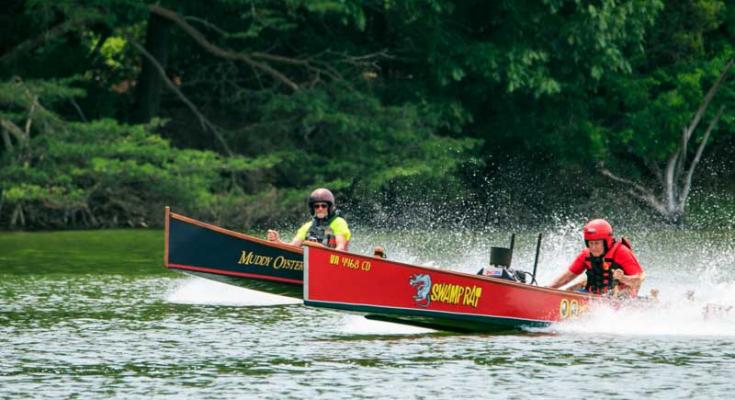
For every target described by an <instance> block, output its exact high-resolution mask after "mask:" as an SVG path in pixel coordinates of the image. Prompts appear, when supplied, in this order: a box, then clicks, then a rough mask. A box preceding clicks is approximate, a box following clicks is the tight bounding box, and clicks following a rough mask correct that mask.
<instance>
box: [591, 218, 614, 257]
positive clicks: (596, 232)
mask: <svg viewBox="0 0 735 400" xmlns="http://www.w3.org/2000/svg"><path fill="white" fill-rule="evenodd" d="M590 240H604V241H605V242H604V243H605V248H606V249H608V250H609V249H610V248H612V245H613V228H612V226H611V225H610V224H609V223H608V222H607V221H605V220H604V219H593V220H592V221H590V222H588V223H587V225H585V226H584V242H585V244H586V243H588V242H589V241H590Z"/></svg>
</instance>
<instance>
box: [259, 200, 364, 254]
mask: <svg viewBox="0 0 735 400" xmlns="http://www.w3.org/2000/svg"><path fill="white" fill-rule="evenodd" d="M309 212H310V213H311V215H312V216H313V218H312V219H311V221H309V222H307V223H305V224H304V225H302V226H301V228H299V230H298V231H297V232H296V236H294V238H293V239H292V240H291V242H290V243H287V244H290V245H292V246H301V243H303V242H304V241H305V240H309V241H313V242H317V243H321V244H322V245H324V246H326V247H331V248H333V249H336V250H345V251H346V250H347V247H348V246H349V244H350V237H352V234H351V233H350V228H349V227H348V226H347V221H345V219H344V218H342V217H340V216H339V215H338V212H337V207H336V205H335V202H334V195H333V194H332V192H330V191H329V189H325V188H319V189H316V190H315V191H313V192H311V195H309ZM267 238H268V240H270V241H272V242H280V243H286V242H284V241H282V240H281V237H280V234H279V233H278V231H276V230H273V229H269V230H268V234H267Z"/></svg>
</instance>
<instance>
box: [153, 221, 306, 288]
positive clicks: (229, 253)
mask: <svg viewBox="0 0 735 400" xmlns="http://www.w3.org/2000/svg"><path fill="white" fill-rule="evenodd" d="M165 235H166V240H165V251H164V256H163V257H164V265H165V266H166V267H167V268H171V269H177V270H180V271H183V272H185V273H187V274H190V275H195V276H199V277H202V278H206V279H211V280H215V281H219V282H224V283H228V284H231V285H235V286H240V287H244V288H248V289H254V290H259V291H262V292H267V293H272V294H278V295H282V296H288V297H294V298H299V299H300V298H301V297H302V291H303V281H304V259H303V250H302V249H301V248H300V247H294V246H289V245H285V244H281V243H274V242H269V241H267V240H264V239H259V238H256V237H253V236H249V235H245V234H242V233H239V232H234V231H231V230H227V229H224V228H220V227H218V226H215V225H211V224H207V223H205V222H201V221H197V220H195V219H192V218H189V217H185V216H183V215H180V214H176V213H174V212H172V211H171V210H170V209H169V208H168V207H166V233H165Z"/></svg>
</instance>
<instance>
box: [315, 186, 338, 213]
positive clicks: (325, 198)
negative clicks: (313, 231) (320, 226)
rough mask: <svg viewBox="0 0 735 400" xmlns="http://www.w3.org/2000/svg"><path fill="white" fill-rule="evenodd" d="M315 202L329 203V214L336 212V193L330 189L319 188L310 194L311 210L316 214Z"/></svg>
mask: <svg viewBox="0 0 735 400" xmlns="http://www.w3.org/2000/svg"><path fill="white" fill-rule="evenodd" d="M314 203H327V205H328V206H329V215H332V214H334V211H335V210H336V209H337V207H336V206H335V204H334V195H333V194H332V192H330V191H329V189H325V188H319V189H316V190H315V191H313V192H311V194H310V195H309V212H310V213H311V215H314Z"/></svg>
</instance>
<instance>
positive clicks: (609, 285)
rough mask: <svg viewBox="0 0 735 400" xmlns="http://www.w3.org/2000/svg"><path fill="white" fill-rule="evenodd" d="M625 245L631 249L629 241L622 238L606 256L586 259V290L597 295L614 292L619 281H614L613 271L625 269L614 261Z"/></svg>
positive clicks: (589, 256)
mask: <svg viewBox="0 0 735 400" xmlns="http://www.w3.org/2000/svg"><path fill="white" fill-rule="evenodd" d="M623 245H624V246H626V247H628V248H631V247H630V242H629V241H628V239H626V238H621V239H620V241H618V242H615V244H613V246H612V248H611V249H609V250H608V251H607V253H605V254H604V256H602V257H592V256H591V255H588V256H587V257H586V258H585V261H584V266H585V268H586V271H585V273H586V274H587V285H586V286H585V290H587V291H588V292H590V293H596V294H610V293H611V292H612V291H613V288H615V287H616V286H617V285H618V280H617V279H613V271H614V270H616V269H621V270H622V269H623V267H622V266H620V265H619V264H617V263H616V262H615V261H614V258H615V253H616V252H617V251H618V249H619V248H620V246H623Z"/></svg>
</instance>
